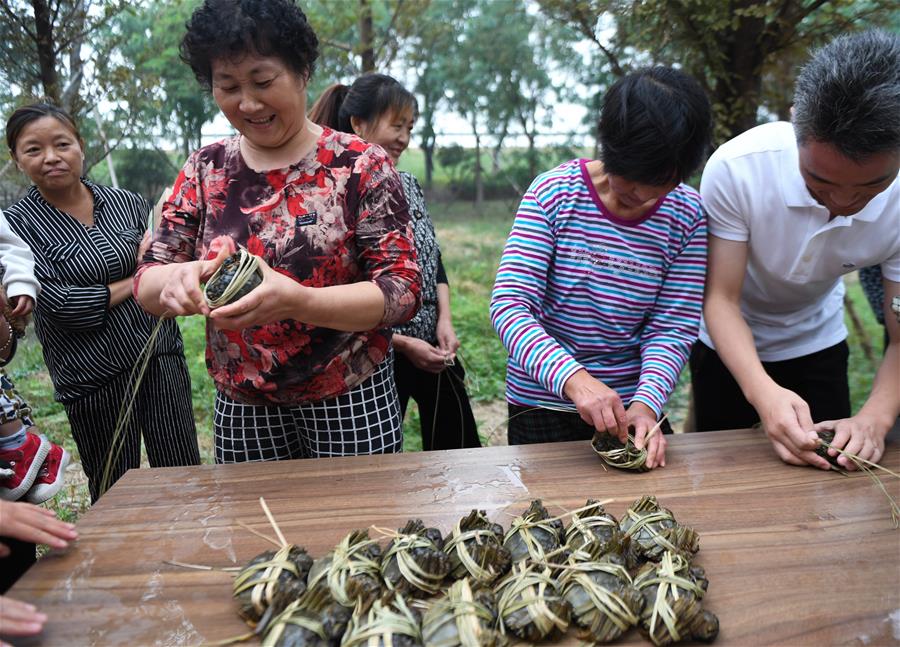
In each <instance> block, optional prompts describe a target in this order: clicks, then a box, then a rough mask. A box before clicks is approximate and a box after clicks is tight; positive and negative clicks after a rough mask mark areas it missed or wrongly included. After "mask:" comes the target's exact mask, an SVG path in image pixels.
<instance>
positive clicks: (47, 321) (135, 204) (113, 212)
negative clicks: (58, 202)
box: [5, 180, 184, 403]
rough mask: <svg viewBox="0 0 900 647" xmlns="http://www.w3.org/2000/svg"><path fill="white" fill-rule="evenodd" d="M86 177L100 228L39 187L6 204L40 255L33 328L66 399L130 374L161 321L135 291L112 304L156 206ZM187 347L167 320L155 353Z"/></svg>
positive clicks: (11, 222)
mask: <svg viewBox="0 0 900 647" xmlns="http://www.w3.org/2000/svg"><path fill="white" fill-rule="evenodd" d="M82 181H83V182H84V184H85V185H86V186H87V187H88V188H89V189H90V190H91V192H92V193H93V195H94V226H93V227H85V226H84V225H83V224H81V223H80V222H79V221H78V220H76V219H75V218H73V217H72V216H70V215H69V214H67V213H64V212H62V211H60V210H59V209H57V208H56V207H54V206H53V205H51V204H50V203H49V202H47V201H46V200H44V198H43V196H41V193H40V191H38V190H37V188H36V187H31V189H30V190H29V191H28V193H27V194H26V196H25V197H24V198H22V199H21V200H19V201H18V202H16V203H15V204H13V205H11V206H10V207H9V208H8V209H6V210H5V214H6V218H7V220H8V221H9V225H10V227H11V228H12V229H13V231H15V233H16V234H18V235H19V236H20V237H21V238H22V240H24V241H25V242H26V243H27V244H28V246H29V247H30V248H31V251H32V252H33V253H34V259H35V270H34V271H35V275H36V276H37V278H38V280H39V281H40V282H41V294H40V297H39V298H38V301H37V305H36V307H35V310H34V329H35V333H36V334H37V337H38V339H39V340H40V341H41V345H42V346H43V351H44V362H45V363H46V364H47V369H48V371H49V373H50V378H51V379H52V380H53V386H54V387H55V390H56V399H57V400H58V401H60V402H64V403H69V402H73V401H75V400H79V399H80V398H83V397H85V396H86V395H89V394H91V393H94V392H96V391H97V390H99V389H100V388H101V387H103V386H105V385H106V384H108V383H109V382H111V381H112V380H115V379H118V378H120V377H121V376H122V375H123V374H125V375H126V376H127V375H128V374H130V372H131V370H132V368H134V365H135V364H136V363H137V360H138V357H139V355H140V353H141V351H142V350H143V348H144V346H145V345H146V343H147V339H148V337H149V336H150V333H151V331H152V330H153V328H154V327H155V326H156V323H157V321H158V320H157V319H156V318H155V317H152V316H150V315H149V314H147V313H146V312H144V310H143V309H142V308H141V307H140V306H139V305H138V304H137V302H136V301H135V300H134V299H133V298H131V297H129V298H128V299H126V300H125V301H123V302H122V303H119V304H118V305H114V306H112V307H110V306H109V297H110V294H109V287H108V285H109V284H110V283H113V282H115V281H119V280H121V279H125V278H128V277H129V276H131V275H132V274H134V271H135V268H136V267H137V258H136V255H137V250H138V246H139V245H140V242H141V238H142V237H143V235H144V231H145V229H146V226H147V225H146V223H147V215H148V213H149V211H150V206H149V205H148V204H147V201H146V200H144V199H143V198H142V197H140V196H139V195H137V194H135V193H131V192H129V191H123V190H121V189H113V188H110V187H106V186H101V185H99V184H94V183H93V182H89V181H87V180H82ZM183 352H184V349H183V346H182V342H181V333H180V332H179V330H178V324H177V323H176V322H175V320H174V319H169V320H166V321H165V322H163V325H162V327H161V328H160V331H159V336H158V337H157V341H156V348H155V353H154V354H155V355H168V354H179V355H180V354H181V353H183Z"/></svg>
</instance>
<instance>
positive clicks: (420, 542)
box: [381, 519, 450, 597]
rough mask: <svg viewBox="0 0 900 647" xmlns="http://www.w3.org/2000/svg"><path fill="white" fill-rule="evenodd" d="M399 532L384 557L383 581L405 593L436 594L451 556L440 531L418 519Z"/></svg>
mask: <svg viewBox="0 0 900 647" xmlns="http://www.w3.org/2000/svg"><path fill="white" fill-rule="evenodd" d="M398 533H399V534H397V535H396V536H395V537H394V538H393V539H391V542H390V544H388V547H387V550H385V552H384V555H382V557H381V576H382V577H383V578H384V583H385V584H386V585H387V587H388V588H389V589H391V590H392V591H397V592H399V593H403V594H404V595H411V596H418V597H422V596H425V595H434V594H435V593H437V592H438V591H440V590H441V584H442V583H443V581H444V578H445V577H447V574H448V573H449V572H450V558H449V557H447V554H446V553H445V552H444V551H443V550H442V548H443V546H444V539H443V537H442V536H441V531H440V530H438V529H437V528H426V527H425V524H423V523H422V520H421V519H415V520H410V521H408V522H407V523H406V525H405V526H403V527H402V528H400V530H399V531H398Z"/></svg>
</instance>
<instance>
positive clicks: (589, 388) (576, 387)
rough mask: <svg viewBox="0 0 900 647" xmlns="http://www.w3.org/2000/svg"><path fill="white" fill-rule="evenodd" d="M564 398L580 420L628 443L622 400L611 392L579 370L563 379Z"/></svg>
mask: <svg viewBox="0 0 900 647" xmlns="http://www.w3.org/2000/svg"><path fill="white" fill-rule="evenodd" d="M563 391H564V392H565V394H566V397H567V398H569V399H570V400H571V401H572V402H574V403H575V406H576V407H577V408H578V413H579V415H580V416H581V419H582V420H584V421H585V422H586V423H587V424H589V425H590V426H591V427H593V428H594V429H596V430H597V431H600V432H605V433H608V434H611V435H613V436H616V437H618V439H619V441H620V442H622V443H625V442H627V440H628V420H627V416H626V414H625V407H624V406H623V405H622V399H621V398H620V397H619V394H618V393H616V392H615V390H613V389H611V388H609V387H608V386H606V385H605V384H604V383H603V382H601V381H600V380H598V379H596V378H594V377H592V376H591V375H590V373H588V372H587V371H586V370H584V369H583V368H582V369H580V370H578V371H576V372H575V373H573V374H572V376H571V377H570V378H569V379H568V380H566V384H565V386H564V387H563Z"/></svg>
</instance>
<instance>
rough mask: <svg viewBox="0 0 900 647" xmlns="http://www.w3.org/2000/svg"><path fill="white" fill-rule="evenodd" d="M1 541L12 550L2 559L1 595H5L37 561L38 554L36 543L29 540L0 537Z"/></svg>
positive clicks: (0, 570) (0, 572)
mask: <svg viewBox="0 0 900 647" xmlns="http://www.w3.org/2000/svg"><path fill="white" fill-rule="evenodd" d="M0 543H3V544H6V545H7V546H8V547H9V550H10V553H9V555H7V556H6V557H4V558H2V559H0V595H3V594H4V593H6V592H7V591H8V590H9V588H10V587H11V586H12V585H13V584H15V583H16V580H18V579H19V578H20V577H21V576H22V574H23V573H25V571H27V570H28V569H29V568H31V566H32V565H33V564H34V563H35V562H36V561H37V554H36V553H35V545H34V544H32V543H31V542H28V541H22V540H21V539H12V538H10V537H0Z"/></svg>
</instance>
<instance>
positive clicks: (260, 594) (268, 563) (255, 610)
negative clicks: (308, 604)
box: [232, 544, 313, 626]
mask: <svg viewBox="0 0 900 647" xmlns="http://www.w3.org/2000/svg"><path fill="white" fill-rule="evenodd" d="M312 563H313V560H312V558H311V557H310V556H309V555H308V554H307V552H306V550H305V549H303V548H300V547H298V546H294V545H292V544H286V545H284V546H283V547H282V548H280V549H279V550H278V551H274V550H269V551H266V552H264V553H261V554H259V555H257V556H256V557H254V558H253V559H252V560H250V562H249V563H248V564H247V565H246V566H245V567H244V568H243V570H241V571H240V572H239V573H238V575H237V577H235V578H234V584H233V587H232V590H233V594H234V597H235V598H237V600H238V604H239V607H238V614H239V615H240V616H241V617H242V618H243V619H244V620H245V621H246V622H247V623H248V624H250V625H251V626H255V625H256V624H257V623H258V622H259V621H260V620H261V619H262V617H263V614H265V613H266V611H267V610H268V609H269V607H270V606H273V605H274V606H275V609H274V611H275V612H278V611H280V609H279V608H278V604H276V601H277V600H279V599H281V600H291V599H294V598H297V597H299V596H300V595H301V594H302V593H303V592H304V591H305V590H306V576H307V574H308V573H309V569H310V567H311V566H312Z"/></svg>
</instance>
